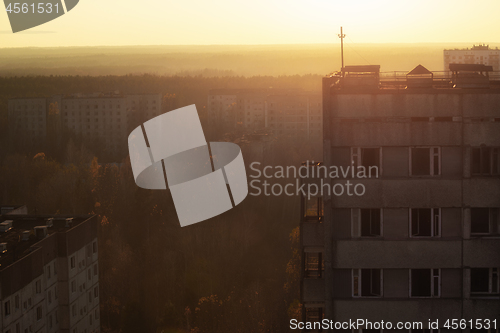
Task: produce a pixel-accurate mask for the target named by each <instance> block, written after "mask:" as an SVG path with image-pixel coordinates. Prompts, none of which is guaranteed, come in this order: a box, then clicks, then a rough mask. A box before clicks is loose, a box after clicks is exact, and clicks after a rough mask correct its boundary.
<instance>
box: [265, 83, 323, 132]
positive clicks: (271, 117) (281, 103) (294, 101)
mask: <svg viewBox="0 0 500 333" xmlns="http://www.w3.org/2000/svg"><path fill="white" fill-rule="evenodd" d="M265 120H266V127H267V128H270V129H272V130H273V131H274V133H275V134H277V135H285V136H298V137H300V138H312V139H318V140H320V139H321V138H322V135H323V116H322V104H321V95H314V94H293V93H292V94H279V95H269V96H268V97H267V102H266V117H265Z"/></svg>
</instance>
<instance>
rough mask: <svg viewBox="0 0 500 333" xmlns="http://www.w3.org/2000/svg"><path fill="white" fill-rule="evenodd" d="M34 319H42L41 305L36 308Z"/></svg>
mask: <svg viewBox="0 0 500 333" xmlns="http://www.w3.org/2000/svg"><path fill="white" fill-rule="evenodd" d="M36 320H37V321H39V320H42V307H41V306H39V307H37V308H36Z"/></svg>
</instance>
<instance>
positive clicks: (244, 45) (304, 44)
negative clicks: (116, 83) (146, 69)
mask: <svg viewBox="0 0 500 333" xmlns="http://www.w3.org/2000/svg"><path fill="white" fill-rule="evenodd" d="M348 44H354V45H357V46H360V45H405V46H407V45H463V44H467V45H484V44H486V45H490V46H491V45H495V46H500V42H387V43H386V42H360V43H348ZM332 45H340V42H336V43H273V44H270V43H263V44H145V45H141V44H131V45H71V46H19V47H17V46H13V47H8V46H7V47H1V46H0V50H7V49H69V48H127V47H137V48H141V47H144V48H147V47H255V46H260V47H269V46H332Z"/></svg>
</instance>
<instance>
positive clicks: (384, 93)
mask: <svg viewBox="0 0 500 333" xmlns="http://www.w3.org/2000/svg"><path fill="white" fill-rule="evenodd" d="M467 66H470V65H467ZM474 66H476V67H477V68H476V67H474ZM421 67H422V66H419V67H417V68H416V69H415V71H412V72H413V74H412V75H408V76H407V77H406V82H401V81H399V82H383V81H381V80H380V78H379V67H378V66H351V67H346V68H345V69H344V71H342V73H338V74H337V75H330V76H327V77H325V78H324V79H323V119H324V125H323V126H324V127H323V133H324V135H323V140H324V141H323V147H324V165H325V166H326V167H330V166H351V165H352V166H365V167H368V166H377V167H378V170H379V177H378V178H371V179H366V178H356V177H354V178H353V179H349V180H350V181H351V182H352V183H354V184H358V183H361V184H363V185H364V186H365V188H366V192H365V194H364V195H362V196H356V195H353V196H348V195H346V194H344V195H341V196H336V195H324V196H323V197H316V198H311V199H310V200H306V199H303V200H302V218H301V225H300V228H301V233H300V234H301V247H302V273H301V300H302V304H303V312H302V313H303V318H302V319H303V320H304V321H318V320H321V319H323V318H327V319H329V320H333V321H341V322H342V321H349V319H353V320H355V319H358V318H360V319H366V320H369V321H372V322H379V321H381V320H384V321H385V322H387V321H390V322H392V323H394V324H395V323H397V322H404V321H411V322H417V321H420V322H422V323H424V325H425V324H426V323H427V322H428V320H429V319H431V320H437V319H439V323H440V325H444V324H445V322H446V320H448V319H462V318H463V319H467V320H469V319H474V320H475V319H490V320H494V319H497V323H498V320H499V319H500V285H499V281H500V278H499V273H500V107H499V105H500V87H499V86H498V85H496V84H495V83H494V82H489V86H485V85H484V81H481V83H480V84H479V86H478V87H476V88H474V86H473V84H467V82H466V81H467V78H468V77H470V76H469V75H468V74H467V71H472V72H474V73H478V72H481V71H483V70H484V65H472V68H471V67H464V68H458V69H456V73H455V75H454V80H457V81H456V82H443V81H439V82H437V81H434V80H433V79H432V75H428V73H430V72H428V71H427V70H426V69H425V68H423V67H422V68H421ZM474 82H478V81H477V80H476V81H474V80H473V81H472V83H474ZM462 86H463V87H468V88H461V87H462ZM348 176H349V175H348ZM305 181H317V180H305ZM329 181H330V183H331V184H335V183H345V181H346V180H345V179H330V180H329ZM497 325H498V324H497ZM497 327H498V326H497ZM423 328H424V329H426V328H427V327H425V326H424V327H423ZM440 328H441V329H442V328H443V326H440ZM317 331H321V330H317ZM326 331H328V330H323V332H326ZM375 331H380V330H375ZM406 331H408V330H406ZM465 331H469V329H467V330H465ZM486 332H498V329H497V330H489V331H488V330H486Z"/></svg>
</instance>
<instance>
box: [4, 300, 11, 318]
mask: <svg viewBox="0 0 500 333" xmlns="http://www.w3.org/2000/svg"><path fill="white" fill-rule="evenodd" d="M4 309H5V312H4V313H5V316H8V315H10V301H6V302H5V303H4Z"/></svg>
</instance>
